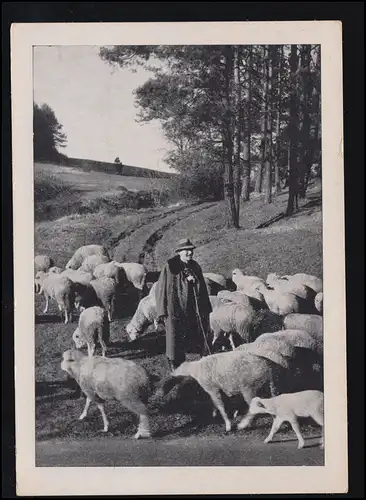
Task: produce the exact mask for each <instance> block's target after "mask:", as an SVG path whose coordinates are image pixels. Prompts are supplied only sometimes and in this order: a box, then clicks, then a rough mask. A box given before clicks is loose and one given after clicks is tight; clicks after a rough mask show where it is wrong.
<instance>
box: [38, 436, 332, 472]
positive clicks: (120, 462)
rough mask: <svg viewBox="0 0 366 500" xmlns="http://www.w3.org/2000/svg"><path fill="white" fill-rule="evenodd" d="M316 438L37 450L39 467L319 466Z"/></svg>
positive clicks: (41, 446)
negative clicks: (300, 442)
mask: <svg viewBox="0 0 366 500" xmlns="http://www.w3.org/2000/svg"><path fill="white" fill-rule="evenodd" d="M318 442H319V438H318V437H311V438H307V439H305V447H304V448H303V449H302V450H298V449H297V441H296V439H292V438H291V439H290V438H288V439H286V441H285V440H284V441H277V442H276V441H274V442H273V443H271V444H264V443H263V442H262V440H259V439H258V438H257V439H255V438H254V439H253V438H252V439H248V437H247V436H245V435H241V436H238V435H235V434H232V435H228V436H204V437H197V436H189V437H179V438H173V439H171V438H170V439H166V438H165V439H164V438H163V439H148V440H141V441H135V440H134V439H133V438H126V439H121V438H114V439H113V438H112V439H105V438H104V439H98V438H94V439H90V440H88V441H67V440H62V441H61V440H52V441H43V442H39V443H37V444H36V465H37V466H38V467H42V466H43V467H77V466H81V467H98V466H104V467H133V466H210V465H211V466H271V465H274V466H286V465H289V466H302V465H309V466H321V465H323V464H324V453H323V450H321V449H320V448H319V446H318Z"/></svg>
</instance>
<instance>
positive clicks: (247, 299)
mask: <svg viewBox="0 0 366 500" xmlns="http://www.w3.org/2000/svg"><path fill="white" fill-rule="evenodd" d="M249 293H250V294H251V295H247V294H246V293H244V292H242V291H238V290H237V291H234V292H229V290H221V291H220V292H218V293H217V297H219V298H220V300H221V301H222V302H224V303H227V302H233V303H234V304H238V305H242V306H243V307H248V306H250V307H253V308H254V309H255V310H256V311H257V310H260V309H265V308H267V304H266V303H265V302H264V299H263V295H262V294H260V293H259V292H258V294H257V297H255V291H253V293H252V291H249Z"/></svg>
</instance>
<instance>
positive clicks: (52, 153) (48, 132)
mask: <svg viewBox="0 0 366 500" xmlns="http://www.w3.org/2000/svg"><path fill="white" fill-rule="evenodd" d="M66 141H67V138H66V134H65V133H64V132H63V127H62V125H61V124H60V123H59V121H58V120H57V118H56V115H55V112H54V111H53V109H52V108H51V107H50V106H49V105H48V104H42V105H41V106H38V104H35V103H34V104H33V152H34V160H36V161H45V160H46V161H47V160H48V161H51V160H58V159H60V158H61V157H62V156H63V155H62V154H61V153H60V152H59V148H62V147H65V146H66Z"/></svg>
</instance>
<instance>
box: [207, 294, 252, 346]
mask: <svg viewBox="0 0 366 500" xmlns="http://www.w3.org/2000/svg"><path fill="white" fill-rule="evenodd" d="M254 317H255V310H254V308H253V307H252V306H250V305H248V306H246V307H244V306H240V305H238V304H234V303H231V302H228V303H224V304H222V305H221V306H219V307H217V308H216V309H214V310H213V311H212V312H211V313H210V327H211V330H212V333H213V340H212V345H214V344H215V342H216V341H217V339H218V338H219V337H220V336H221V335H222V334H224V335H225V336H228V337H229V340H230V344H231V346H232V348H233V349H235V344H234V340H233V333H237V334H239V335H240V337H241V338H242V339H243V341H244V342H249V341H250V334H251V323H252V321H253V319H254Z"/></svg>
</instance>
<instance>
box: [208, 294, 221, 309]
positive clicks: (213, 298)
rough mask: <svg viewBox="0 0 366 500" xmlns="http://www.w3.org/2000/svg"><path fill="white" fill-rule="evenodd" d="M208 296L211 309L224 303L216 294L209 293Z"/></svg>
mask: <svg viewBox="0 0 366 500" xmlns="http://www.w3.org/2000/svg"><path fill="white" fill-rule="evenodd" d="M208 297H209V299H210V302H211V307H212V310H214V309H217V308H218V307H220V306H221V305H222V304H223V303H224V302H223V301H222V300H221V299H220V298H219V297H218V296H217V295H209V296H208Z"/></svg>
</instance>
